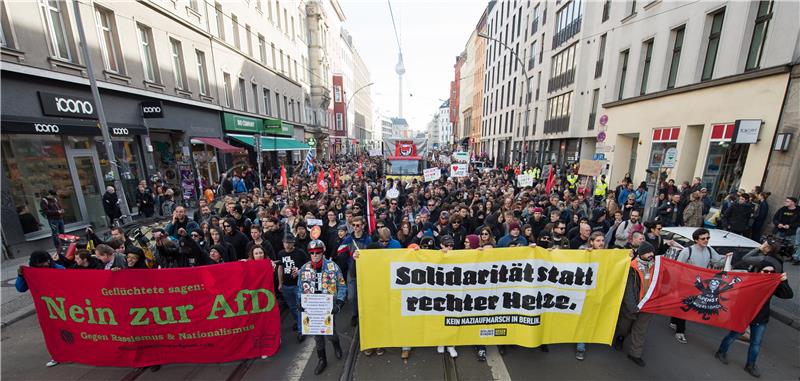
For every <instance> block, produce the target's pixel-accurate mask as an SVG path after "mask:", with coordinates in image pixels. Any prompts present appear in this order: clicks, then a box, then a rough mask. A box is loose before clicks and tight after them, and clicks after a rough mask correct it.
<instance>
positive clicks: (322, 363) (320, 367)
mask: <svg viewBox="0 0 800 381" xmlns="http://www.w3.org/2000/svg"><path fill="white" fill-rule="evenodd" d="M317 357H318V358H319V362H318V363H317V367H316V368H314V374H315V375H318V374H320V373H322V371H324V370H325V367H327V366H328V359H327V356H325V350H324V349H321V350H318V351H317Z"/></svg>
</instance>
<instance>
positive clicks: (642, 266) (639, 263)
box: [636, 256, 655, 289]
mask: <svg viewBox="0 0 800 381" xmlns="http://www.w3.org/2000/svg"><path fill="white" fill-rule="evenodd" d="M654 265H655V260H652V261H643V260H642V259H641V258H639V257H638V256H637V257H636V267H637V268H638V269H639V271H641V272H642V277H643V278H644V279H643V283H642V289H647V288H649V287H650V281H651V278H650V275H651V274H650V269H651V268H653V266H654Z"/></svg>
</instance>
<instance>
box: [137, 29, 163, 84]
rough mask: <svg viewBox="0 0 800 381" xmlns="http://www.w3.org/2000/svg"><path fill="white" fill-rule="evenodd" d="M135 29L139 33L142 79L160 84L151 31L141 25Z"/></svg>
mask: <svg viewBox="0 0 800 381" xmlns="http://www.w3.org/2000/svg"><path fill="white" fill-rule="evenodd" d="M136 29H137V30H138V32H139V33H138V34H139V54H141V56H142V69H144V79H145V80H146V81H150V82H160V78H159V75H158V62H157V61H156V51H155V47H154V46H153V30H152V29H150V28H148V27H146V26H144V25H142V24H136Z"/></svg>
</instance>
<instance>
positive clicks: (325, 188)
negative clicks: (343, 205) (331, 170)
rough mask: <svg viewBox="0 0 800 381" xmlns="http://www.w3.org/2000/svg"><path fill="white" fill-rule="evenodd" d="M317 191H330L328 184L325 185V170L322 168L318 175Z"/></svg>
mask: <svg viewBox="0 0 800 381" xmlns="http://www.w3.org/2000/svg"><path fill="white" fill-rule="evenodd" d="M317 191H318V192H319V193H325V192H327V191H328V186H327V185H325V171H323V170H322V169H320V171H319V176H318V177H317Z"/></svg>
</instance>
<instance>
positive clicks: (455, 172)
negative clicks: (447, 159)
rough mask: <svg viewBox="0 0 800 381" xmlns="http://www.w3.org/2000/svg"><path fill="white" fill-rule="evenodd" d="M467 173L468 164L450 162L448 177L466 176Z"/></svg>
mask: <svg viewBox="0 0 800 381" xmlns="http://www.w3.org/2000/svg"><path fill="white" fill-rule="evenodd" d="M467 175H469V165H468V164H451V165H450V177H467Z"/></svg>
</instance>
